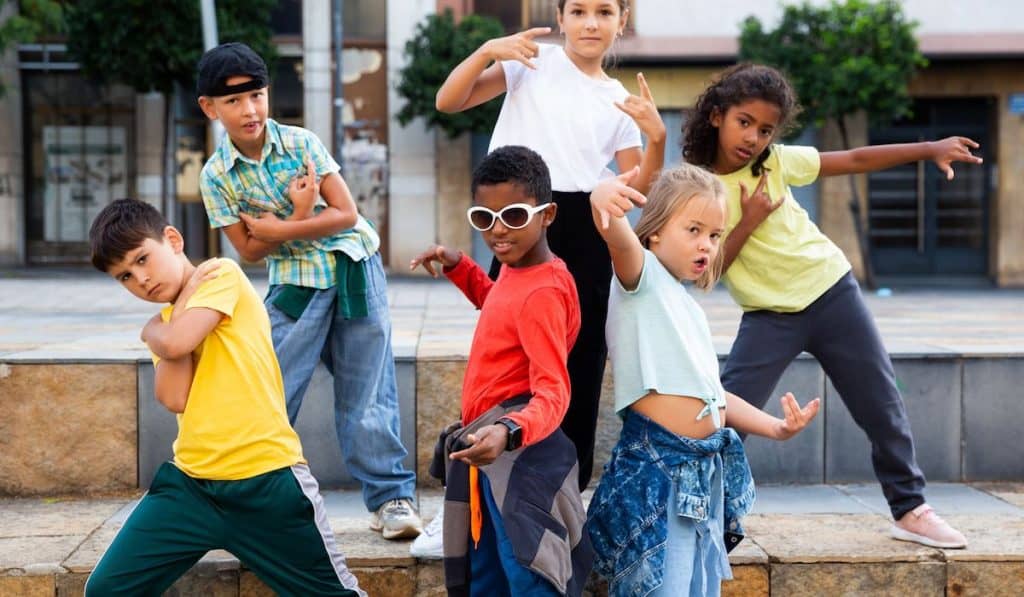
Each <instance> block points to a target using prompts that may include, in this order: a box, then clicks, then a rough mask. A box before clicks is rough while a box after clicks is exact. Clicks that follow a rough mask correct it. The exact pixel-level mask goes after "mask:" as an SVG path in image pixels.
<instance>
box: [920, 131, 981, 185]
mask: <svg viewBox="0 0 1024 597" xmlns="http://www.w3.org/2000/svg"><path fill="white" fill-rule="evenodd" d="M930 145H931V149H932V152H931V153H932V161H934V162H935V165H936V166H938V167H939V170H942V171H943V172H945V173H946V180H953V162H966V163H968V164H980V163H981V162H982V159H981V158H980V157H978V156H976V155H972V154H971V150H972V149H978V148H979V147H981V145H978V143H977V142H975V141H974V140H972V139H968V138H967V137H947V138H945V139H942V140H939V141H932V142H931V144H930Z"/></svg>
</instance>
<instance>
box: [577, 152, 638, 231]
mask: <svg viewBox="0 0 1024 597" xmlns="http://www.w3.org/2000/svg"><path fill="white" fill-rule="evenodd" d="M639 173H640V167H639V166H633V168H632V169H631V170H629V171H627V172H623V173H622V174H620V175H618V176H616V177H614V178H608V179H605V180H603V181H601V182H599V183H598V184H597V186H596V187H594V190H593V191H591V192H590V205H591V206H592V207H593V208H594V210H595V211H597V213H598V214H600V216H601V228H603V229H605V230H607V229H608V225H609V224H610V223H611V219H612V218H613V217H614V218H621V217H623V216H625V215H626V212H627V211H629V210H631V209H633V206H634V205H636V206H642V205H643V204H645V203H647V197H644V196H643V194H642V193H641V192H640V191H638V190H636V189H634V188H633V187H631V186H629V185H630V183H631V182H633V179H634V178H636V177H637V174H639Z"/></svg>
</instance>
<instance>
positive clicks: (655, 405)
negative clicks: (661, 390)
mask: <svg viewBox="0 0 1024 597" xmlns="http://www.w3.org/2000/svg"><path fill="white" fill-rule="evenodd" d="M705 406H706V403H705V402H704V401H703V400H701V399H700V398H694V397H693V396H676V395H674V394H658V393H656V392H651V393H649V394H647V395H646V396H644V397H643V398H641V399H639V400H637V401H636V402H634V403H633V404H631V405H630V408H632V409H633V410H634V411H636V412H637V413H639V414H641V415H643V416H645V417H647V418H648V419H650V420H652V421H654V422H655V423H657V424H658V425H661V426H662V427H664V428H665V429H668V430H669V431H671V432H672V433H675V434H676V435H681V436H683V437H689V438H693V439H704V438H706V437H708V436H709V435H711V434H713V433H714V432H715V431H716V429H715V422H714V419H712V418H711V416H710V415H708V416H706V417H704V418H702V419H700V420H698V419H697V415H699V414H700V412H701V411H702V410H704V407H705ZM719 416H720V417H721V419H722V426H723V427H724V426H725V409H724V408H721V409H719Z"/></svg>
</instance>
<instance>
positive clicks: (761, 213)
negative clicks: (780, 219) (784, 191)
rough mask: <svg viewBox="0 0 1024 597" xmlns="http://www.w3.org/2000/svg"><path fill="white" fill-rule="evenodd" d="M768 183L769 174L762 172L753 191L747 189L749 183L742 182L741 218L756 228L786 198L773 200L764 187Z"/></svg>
mask: <svg viewBox="0 0 1024 597" xmlns="http://www.w3.org/2000/svg"><path fill="white" fill-rule="evenodd" d="M767 183H768V175H767V174H761V180H760V181H758V183H757V186H756V187H754V192H753V193H750V192H748V191H747V185H745V184H743V183H742V182H741V183H740V209H741V210H742V212H743V213H742V215H741V218H742V219H744V220H746V221H747V222H750V223H751V224H753V227H754V228H756V227H757V226H758V225H760V224H761V222H763V221H765V220H766V219H767V218H768V216H770V215H772V212H773V211H775V210H776V209H779V206H780V205H782V202H783V201H784V200H785V199H786V197H785V196H782V197H779V199H778V201H773V200H772V198H771V196H769V195H768V192H767V191H766V190H765V188H764V187H765V184H767Z"/></svg>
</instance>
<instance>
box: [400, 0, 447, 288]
mask: <svg viewBox="0 0 1024 597" xmlns="http://www.w3.org/2000/svg"><path fill="white" fill-rule="evenodd" d="M434 9H435V0H392V1H391V2H389V3H388V115H389V118H390V121H389V125H388V131H389V132H388V148H389V169H390V173H389V176H388V193H389V197H388V202H389V205H388V216H389V217H388V227H389V228H388V230H389V237H390V244H391V246H390V253H389V261H390V263H389V265H390V266H391V269H392V270H394V271H401V272H407V271H408V269H409V260H411V259H412V258H413V257H415V256H416V255H417V254H419V252H420V251H422V250H423V249H425V248H427V246H429V245H430V244H431V243H433V242H435V240H436V236H437V231H436V227H437V208H436V194H437V193H436V190H435V189H436V187H437V181H436V178H437V177H436V173H435V172H436V171H435V161H434V160H435V151H434V134H433V132H427V130H426V127H425V126H424V124H423V122H422V121H421V120H416V121H413V122H411V123H409V125H408V126H406V127H404V128H403V127H402V125H400V124H399V123H398V120H397V119H396V118H395V113H396V112H398V110H399V108H400V107H401V106H402V104H403V100H402V99H401V98H400V97H399V96H398V93H397V92H396V91H395V87H396V86H397V85H398V79H399V77H398V71H399V69H401V68H402V66H403V65H404V58H403V56H402V53H403V51H404V49H405V42H406V40H408V39H409V38H411V37H412V35H413V33H414V32H415V29H416V25H417V24H419V22H420V21H422V20H423V18H424V17H426V16H427V15H429V14H432V13H433V12H434Z"/></svg>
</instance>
